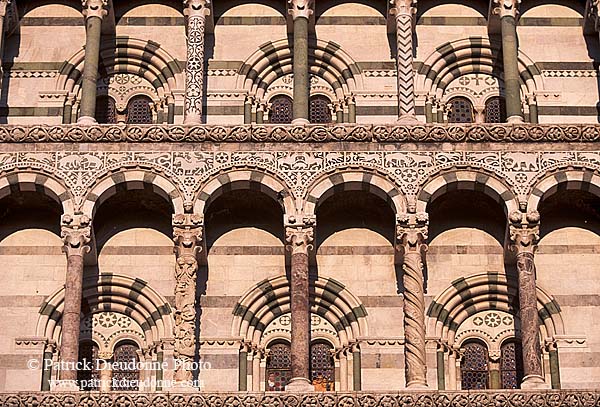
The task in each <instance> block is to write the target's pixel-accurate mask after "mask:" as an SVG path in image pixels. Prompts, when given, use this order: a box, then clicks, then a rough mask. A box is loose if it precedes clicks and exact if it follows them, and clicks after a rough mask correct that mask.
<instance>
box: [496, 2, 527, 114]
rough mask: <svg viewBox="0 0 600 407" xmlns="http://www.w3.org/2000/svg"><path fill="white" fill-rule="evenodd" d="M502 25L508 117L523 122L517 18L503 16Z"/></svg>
mask: <svg viewBox="0 0 600 407" xmlns="http://www.w3.org/2000/svg"><path fill="white" fill-rule="evenodd" d="M501 25H502V58H503V66H504V88H505V93H506V96H505V98H506V117H507V121H508V122H509V123H512V122H522V121H523V112H522V111H521V84H520V81H519V65H518V44H517V26H516V18H515V17H514V16H512V15H510V14H507V15H505V16H503V17H502V18H501Z"/></svg>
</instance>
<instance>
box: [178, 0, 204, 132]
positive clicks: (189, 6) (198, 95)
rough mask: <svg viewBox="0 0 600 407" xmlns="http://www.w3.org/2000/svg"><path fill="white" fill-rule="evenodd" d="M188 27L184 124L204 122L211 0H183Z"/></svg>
mask: <svg viewBox="0 0 600 407" xmlns="http://www.w3.org/2000/svg"><path fill="white" fill-rule="evenodd" d="M183 6H184V10H183V14H184V15H185V17H186V29H187V63H186V66H185V75H186V76H185V109H184V119H183V124H187V125H195V124H200V123H201V122H202V103H203V101H202V95H203V89H204V30H205V27H206V16H208V15H209V14H210V0H183Z"/></svg>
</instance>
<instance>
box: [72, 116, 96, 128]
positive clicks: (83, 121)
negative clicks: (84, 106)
mask: <svg viewBox="0 0 600 407" xmlns="http://www.w3.org/2000/svg"><path fill="white" fill-rule="evenodd" d="M77 124H78V125H80V126H94V125H96V124H98V122H97V121H96V119H95V118H93V117H92V116H81V117H80V118H79V119H77Z"/></svg>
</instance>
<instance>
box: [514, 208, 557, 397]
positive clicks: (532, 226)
mask: <svg viewBox="0 0 600 407" xmlns="http://www.w3.org/2000/svg"><path fill="white" fill-rule="evenodd" d="M509 220H510V223H511V224H510V226H509V231H510V244H511V249H512V251H513V252H514V254H515V255H516V262H517V273H518V276H519V314H520V319H521V343H522V346H523V373H524V377H523V382H522V383H521V388H547V387H548V386H546V383H545V382H544V377H543V373H542V357H541V355H542V350H541V344H540V324H539V316H538V311H537V292H536V287H535V263H534V261H533V254H534V251H535V249H536V248H537V242H538V240H539V234H540V229H539V221H540V215H539V213H538V212H537V211H533V212H529V213H526V214H525V213H521V212H513V213H511V214H510V216H509Z"/></svg>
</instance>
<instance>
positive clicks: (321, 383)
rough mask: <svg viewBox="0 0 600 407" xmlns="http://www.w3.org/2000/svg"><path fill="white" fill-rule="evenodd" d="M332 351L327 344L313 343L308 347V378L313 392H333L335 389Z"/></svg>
mask: <svg viewBox="0 0 600 407" xmlns="http://www.w3.org/2000/svg"><path fill="white" fill-rule="evenodd" d="M332 350H333V348H332V347H331V345H329V344H328V343H315V344H313V345H312V346H311V347H310V378H311V381H312V384H313V386H315V391H333V390H334V388H335V363H334V360H333V353H332Z"/></svg>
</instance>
